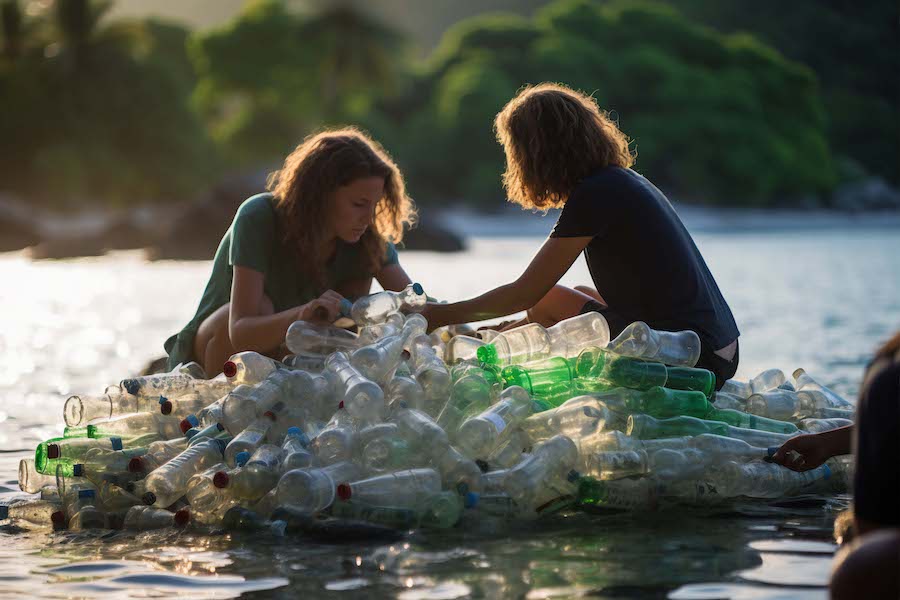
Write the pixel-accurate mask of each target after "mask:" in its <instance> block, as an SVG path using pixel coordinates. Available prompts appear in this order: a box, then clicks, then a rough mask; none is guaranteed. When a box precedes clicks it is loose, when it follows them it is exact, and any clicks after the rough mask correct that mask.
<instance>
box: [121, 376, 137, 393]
mask: <svg viewBox="0 0 900 600" xmlns="http://www.w3.org/2000/svg"><path fill="white" fill-rule="evenodd" d="M121 386H122V387H123V388H125V391H126V392H128V393H129V394H131V395H135V394H137V393H138V392H139V391H140V389H141V384H140V382H139V381H138V380H137V379H123V380H122V383H121Z"/></svg>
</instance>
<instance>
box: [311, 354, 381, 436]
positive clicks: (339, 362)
mask: <svg viewBox="0 0 900 600" xmlns="http://www.w3.org/2000/svg"><path fill="white" fill-rule="evenodd" d="M325 368H326V370H327V372H328V374H329V376H330V377H331V378H332V380H333V382H334V386H335V390H336V391H337V396H338V398H340V399H341V400H342V401H343V403H344V408H345V410H346V411H347V412H348V413H349V414H350V416H352V417H354V418H356V419H362V420H364V421H375V420H378V419H379V418H380V416H381V414H382V412H383V411H384V407H385V405H384V392H383V391H382V390H381V388H380V387H379V386H378V384H376V383H374V382H373V381H371V380H369V379H367V378H365V377H363V375H362V374H361V373H360V372H359V371H358V370H357V369H356V368H355V367H354V366H353V365H351V364H350V357H349V356H347V355H346V354H345V353H343V352H335V353H334V354H332V355H331V356H329V357H328V359H327V360H326V361H325Z"/></svg>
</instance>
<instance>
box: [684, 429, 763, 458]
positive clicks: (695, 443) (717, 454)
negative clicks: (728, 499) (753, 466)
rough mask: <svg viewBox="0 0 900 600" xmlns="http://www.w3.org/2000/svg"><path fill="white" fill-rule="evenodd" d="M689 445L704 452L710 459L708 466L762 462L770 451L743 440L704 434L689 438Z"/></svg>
mask: <svg viewBox="0 0 900 600" xmlns="http://www.w3.org/2000/svg"><path fill="white" fill-rule="evenodd" d="M687 445H688V446H689V447H690V448H696V449H697V450H700V451H702V452H703V453H704V454H705V455H706V457H708V458H707V463H708V464H724V463H726V462H750V461H753V460H762V459H764V458H766V457H767V456H768V449H767V448H765V447H759V446H753V445H751V444H749V443H747V442H746V441H744V440H741V439H737V438H732V437H725V436H722V435H716V434H712V433H703V434H701V435H698V436H695V437H691V438H688V439H687Z"/></svg>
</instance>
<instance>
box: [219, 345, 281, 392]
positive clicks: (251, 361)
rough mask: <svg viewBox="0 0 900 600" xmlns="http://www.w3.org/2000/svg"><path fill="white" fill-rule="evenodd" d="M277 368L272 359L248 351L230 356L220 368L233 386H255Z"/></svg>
mask: <svg viewBox="0 0 900 600" xmlns="http://www.w3.org/2000/svg"><path fill="white" fill-rule="evenodd" d="M277 368H278V363H277V362H276V361H275V360H274V359H271V358H269V357H268V356H263V355H262V354H259V353H258V352H250V351H248V352H238V353H237V354H234V355H232V356H231V358H229V359H228V360H227V361H226V362H225V364H224V365H223V366H222V373H223V374H224V375H225V377H226V378H227V379H228V381H229V382H230V383H232V384H234V385H239V384H245V383H249V384H255V383H259V382H261V381H262V380H264V379H265V378H266V377H268V376H269V375H270V374H271V373H272V372H274V371H275V369H277Z"/></svg>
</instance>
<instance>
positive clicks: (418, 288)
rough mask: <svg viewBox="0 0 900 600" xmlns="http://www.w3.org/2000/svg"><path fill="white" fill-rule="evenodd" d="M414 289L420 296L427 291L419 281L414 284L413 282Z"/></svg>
mask: <svg viewBox="0 0 900 600" xmlns="http://www.w3.org/2000/svg"><path fill="white" fill-rule="evenodd" d="M412 290H413V291H414V292H415V293H416V294H418V295H419V296H421V295H422V294H424V293H425V290H424V289H422V285H421V284H419V283H414V284H412Z"/></svg>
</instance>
